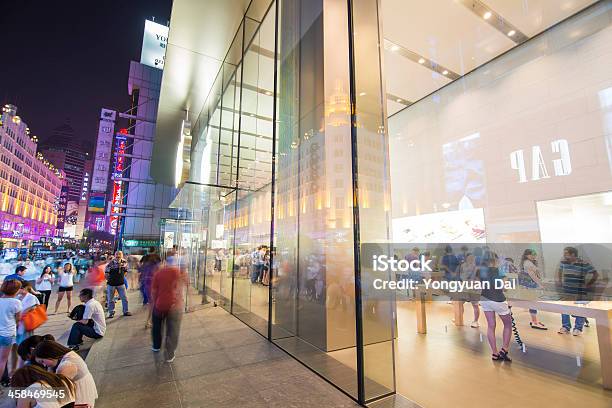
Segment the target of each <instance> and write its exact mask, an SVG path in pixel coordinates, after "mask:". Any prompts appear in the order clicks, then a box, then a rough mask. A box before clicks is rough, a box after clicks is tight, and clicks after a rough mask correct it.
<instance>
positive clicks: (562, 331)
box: [557, 327, 570, 334]
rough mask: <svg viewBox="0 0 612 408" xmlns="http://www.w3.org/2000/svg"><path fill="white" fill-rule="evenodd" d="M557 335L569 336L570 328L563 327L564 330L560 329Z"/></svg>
mask: <svg viewBox="0 0 612 408" xmlns="http://www.w3.org/2000/svg"><path fill="white" fill-rule="evenodd" d="M557 333H559V334H569V333H570V331H569V329H568V328H566V327H562V328H560V329H559V331H558V332H557Z"/></svg>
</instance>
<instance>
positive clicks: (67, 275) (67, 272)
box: [54, 263, 74, 313]
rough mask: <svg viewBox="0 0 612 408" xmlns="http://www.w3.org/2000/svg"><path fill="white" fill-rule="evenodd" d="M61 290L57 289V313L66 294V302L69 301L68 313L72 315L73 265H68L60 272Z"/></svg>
mask: <svg viewBox="0 0 612 408" xmlns="http://www.w3.org/2000/svg"><path fill="white" fill-rule="evenodd" d="M58 274H59V288H58V289H57V301H56V302H55V312H54V313H57V309H59V306H60V303H61V302H62V299H63V298H64V293H65V294H66V300H67V301H68V310H67V311H66V313H70V306H71V305H72V288H73V286H74V267H73V266H72V264H71V263H66V264H65V265H64V267H63V268H60V270H59V272H58Z"/></svg>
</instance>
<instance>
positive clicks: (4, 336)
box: [0, 279, 21, 376]
mask: <svg viewBox="0 0 612 408" xmlns="http://www.w3.org/2000/svg"><path fill="white" fill-rule="evenodd" d="M19 289H21V282H19V281H18V280H17V279H7V280H5V281H4V282H2V287H1V288H0V291H1V292H2V294H1V295H0V372H3V371H4V368H5V367H6V365H7V362H8V360H9V356H10V354H11V349H12V348H13V344H15V336H16V335H17V322H18V321H19V320H20V319H21V301H20V300H19V299H15V296H16V295H17V292H19ZM16 368H17V367H15V366H14V365H13V367H11V370H10V371H9V376H10V374H12V371H14V370H15V369H16Z"/></svg>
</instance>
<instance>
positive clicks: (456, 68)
mask: <svg viewBox="0 0 612 408" xmlns="http://www.w3.org/2000/svg"><path fill="white" fill-rule="evenodd" d="M611 65H612V1H610V0H604V1H592V0H575V1H558V2H557V1H554V2H553V1H551V2H549V1H543V0H524V1H520V2H504V1H495V0H465V1H464V0H461V1H456V0H435V1H427V2H411V1H400V0H351V1H344V0H275V1H271V0H253V1H244V2H243V1H236V2H232V5H231V6H229V5H228V6H223V5H222V3H221V2H215V1H206V0H204V1H201V2H194V1H189V0H176V1H175V2H174V3H173V11H172V21H171V24H170V34H169V39H168V48H167V53H166V57H165V61H164V77H163V80H162V87H161V96H160V103H159V112H158V117H157V130H156V138H155V145H154V154H153V164H152V166H151V172H152V174H153V176H154V177H155V179H156V180H157V181H159V182H165V183H172V182H173V181H174V182H176V183H177V185H179V186H180V192H179V193H178V195H177V198H176V199H175V201H174V202H173V203H172V204H171V207H173V208H175V209H176V210H177V211H178V214H179V215H180V217H178V219H175V220H166V223H165V224H164V230H163V231H162V239H163V243H162V245H163V247H164V248H168V249H169V250H174V249H178V250H179V253H180V254H181V255H183V256H184V257H185V258H186V259H185V261H184V262H183V263H182V264H183V265H185V266H186V267H187V269H188V270H189V276H190V290H191V291H192V292H191V293H192V294H193V292H197V291H199V294H200V295H201V296H202V299H201V300H202V301H204V302H205V301H206V300H214V301H215V302H217V303H218V304H219V305H221V306H222V307H223V308H225V309H226V310H227V311H228V312H229V313H232V314H234V315H235V316H236V317H238V318H239V319H240V320H242V321H243V322H244V323H245V324H247V325H249V326H250V327H252V328H253V329H254V330H256V331H258V332H259V333H260V334H262V335H264V336H266V337H267V338H268V339H269V340H270V341H272V342H274V343H275V344H276V345H278V346H279V347H281V348H282V349H283V350H285V351H286V352H287V353H289V354H291V355H292V356H293V357H295V358H297V359H299V360H300V361H301V362H302V363H303V364H304V365H306V366H307V367H309V368H310V369H311V370H313V371H315V372H317V373H318V374H319V375H321V376H322V377H324V378H325V379H326V380H327V381H329V382H330V383H332V384H334V385H335V386H336V387H337V388H338V389H340V390H342V391H343V392H344V393H346V394H347V395H349V396H350V397H352V398H353V399H355V400H356V401H357V402H359V403H360V404H363V405H365V404H369V403H373V404H374V403H376V404H377V405H378V404H380V405H378V406H423V407H442V406H459V407H463V406H476V407H486V406H490V405H491V404H497V405H503V406H520V407H538V406H539V405H542V404H549V405H551V406H569V405H571V404H572V403H570V402H569V401H581V403H583V404H585V405H588V406H589V407H602V408H603V407H608V406H609V405H610V400H611V394H610V390H612V363H611V362H612V336H611V334H610V333H611V332H610V329H611V328H612V318H611V316H612V304H611V303H610V300H611V299H612V285H611V282H612V268H611V266H610V265H612V244H611V243H612V224H611V220H612V70H610V68H609V67H610V66H611ZM170 221H171V222H170ZM381 256H384V257H385V259H391V260H393V262H394V263H395V265H396V266H397V265H398V264H399V266H400V268H399V269H398V268H396V267H395V266H394V267H390V266H387V267H386V268H381V267H380V264H379V263H378V262H379V261H378V260H379V259H382V258H380V257H381ZM406 264H408V265H410V267H409V268H408V269H406V268H405V266H402V265H406ZM386 265H389V264H386ZM383 266H384V265H383ZM572 271H574V272H572ZM401 282H403V283H404V284H405V285H406V286H403V287H402V286H401V285H399V286H398V285H397V284H398V283H401ZM500 284H501V286H498V285H500ZM466 285H467V286H470V288H469V289H465V290H464V289H460V288H459V287H465V286H466ZM488 286H495V287H493V289H494V291H493V292H491V291H489V289H491V288H490V287H488ZM188 299H189V298H188ZM510 307H511V309H510ZM570 316H574V317H575V318H574V317H572V318H570ZM584 318H588V322H589V324H588V325H587V324H586V322H585V320H584ZM593 321H595V325H593ZM470 322H471V323H470ZM506 352H507V353H506ZM508 353H509V354H508ZM506 357H507V358H506ZM510 357H511V358H510ZM511 361H512V362H511ZM517 390H519V391H517ZM526 390H531V391H526ZM535 394H537V397H534V395H535ZM383 399H385V400H386V401H385V402H383V401H380V402H378V401H379V400H383ZM404 399H407V400H410V401H403V400H404ZM394 403H395V404H396V405H394ZM372 406H376V405H372Z"/></svg>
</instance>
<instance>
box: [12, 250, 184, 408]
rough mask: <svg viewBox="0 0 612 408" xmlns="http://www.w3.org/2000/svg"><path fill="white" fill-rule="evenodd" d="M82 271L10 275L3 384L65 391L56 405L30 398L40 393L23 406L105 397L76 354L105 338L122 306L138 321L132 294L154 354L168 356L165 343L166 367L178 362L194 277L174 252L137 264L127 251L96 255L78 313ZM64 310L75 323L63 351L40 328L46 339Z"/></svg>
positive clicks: (19, 269) (69, 267) (19, 270)
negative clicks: (137, 297)
mask: <svg viewBox="0 0 612 408" xmlns="http://www.w3.org/2000/svg"><path fill="white" fill-rule="evenodd" d="M129 261H132V262H129ZM75 269H76V268H75V267H74V266H73V264H72V263H71V262H69V259H68V260H65V262H63V263H60V264H59V265H58V266H56V267H55V270H54V266H52V265H51V264H49V265H46V266H44V267H42V268H40V270H39V271H37V272H39V273H38V274H37V275H34V276H32V274H31V273H29V274H28V267H27V266H26V265H23V264H17V266H16V267H15V270H14V272H13V273H11V274H8V275H6V276H4V280H3V282H2V286H1V287H0V372H1V371H4V375H3V377H2V385H3V386H5V387H8V386H11V387H19V388H20V389H25V390H47V389H48V390H53V391H54V392H55V391H57V390H58V389H61V390H63V392H62V393H61V395H60V394H59V393H57V392H55V393H54V394H53V393H52V394H53V395H54V396H53V398H51V399H49V395H50V394H44V393H38V394H36V395H39V394H40V395H46V397H45V400H44V401H42V400H36V399H35V398H29V397H27V395H35V393H26V394H23V395H22V397H20V398H19V404H21V405H18V406H19V407H22V406H23V407H39V406H40V407H42V406H44V407H63V406H75V407H93V406H94V404H95V400H96V398H97V396H98V395H97V390H96V385H95V382H94V380H93V377H92V376H91V373H89V370H88V368H87V364H86V363H85V361H84V360H83V359H82V358H81V357H80V355H79V354H78V353H77V352H78V351H79V349H80V347H81V346H82V345H83V344H84V338H90V339H93V340H94V341H95V340H97V339H101V338H102V337H104V335H105V333H106V327H107V319H112V318H114V317H115V302H116V301H117V300H119V299H120V300H121V302H122V314H123V316H124V317H129V316H132V314H131V312H130V311H129V303H128V294H127V292H128V288H129V290H131V291H135V290H140V292H141V295H142V301H143V304H144V305H145V307H146V309H147V313H146V320H145V322H144V323H145V328H151V337H152V350H153V352H159V351H161V348H162V344H164V341H163V340H165V360H166V361H168V362H172V361H173V360H174V358H175V351H176V346H177V343H178V335H179V331H180V322H181V314H182V313H181V312H182V299H183V289H184V287H185V286H186V284H187V277H186V274H185V272H184V271H183V270H182V269H181V268H180V267H179V263H178V260H177V257H176V254H175V252H174V251H170V252H169V253H168V255H167V258H166V260H165V261H164V262H162V260H161V258H160V256H159V255H158V254H157V253H156V252H155V249H154V248H151V249H150V250H149V252H148V253H147V254H146V255H144V256H142V257H139V258H137V261H136V262H134V261H133V258H132V259H130V257H128V258H127V259H126V257H125V256H124V254H123V253H122V252H121V251H117V252H116V253H115V254H114V255H112V256H111V255H109V254H97V255H96V256H94V257H92V259H91V262H90V265H89V267H88V269H87V271H86V272H85V273H84V274H83V277H82V279H80V282H79V283H78V287H79V292H78V298H79V301H80V304H78V305H76V306H74V307H72V292H73V291H74V289H75V286H76V285H77V282H76V280H75V274H76V270H75ZM26 278H30V279H26ZM54 289H55V291H56V294H57V300H56V301H55V304H54V311H53V313H51V312H50V311H48V307H49V303H50V298H51V294H52V292H53V291H54ZM64 299H66V300H65V302H64ZM63 304H65V307H66V309H65V312H66V314H67V318H70V319H72V320H74V323H73V324H72V325H71V326H70V330H69V335H68V338H67V341H66V344H65V345H63V344H60V343H59V342H57V341H56V339H55V338H54V337H53V336H52V335H51V334H46V335H44V336H41V335H38V334H34V330H35V329H36V332H37V333H40V332H43V333H44V331H45V330H44V328H45V326H44V324H45V322H46V320H47V316H48V315H53V314H58V313H59V314H63V313H64V312H63V311H62V310H64V309H63ZM103 304H104V305H105V306H106V311H105V307H104V306H103ZM163 333H165V339H162V334H163ZM43 402H44V403H45V404H46V405H43ZM37 404H38V405H37Z"/></svg>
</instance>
